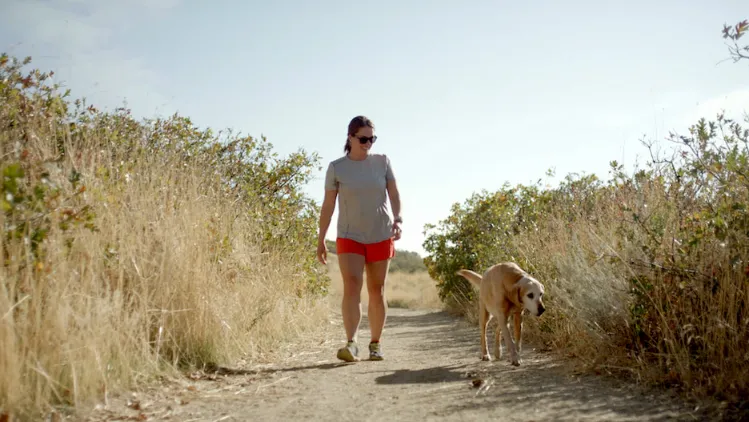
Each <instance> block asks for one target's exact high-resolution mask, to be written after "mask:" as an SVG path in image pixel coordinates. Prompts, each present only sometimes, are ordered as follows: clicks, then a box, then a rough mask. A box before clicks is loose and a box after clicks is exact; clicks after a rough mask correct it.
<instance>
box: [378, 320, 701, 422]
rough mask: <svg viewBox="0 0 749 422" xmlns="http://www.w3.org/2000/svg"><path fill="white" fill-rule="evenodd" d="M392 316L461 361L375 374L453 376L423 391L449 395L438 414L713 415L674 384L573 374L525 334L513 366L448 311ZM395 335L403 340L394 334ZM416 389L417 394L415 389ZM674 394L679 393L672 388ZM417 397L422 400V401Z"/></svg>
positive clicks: (407, 333)
mask: <svg viewBox="0 0 749 422" xmlns="http://www.w3.org/2000/svg"><path fill="white" fill-rule="evenodd" d="M388 324H389V325H390V324H392V326H393V327H395V326H397V327H398V330H397V332H394V333H392V334H391V335H392V336H393V337H395V338H398V337H400V338H401V339H403V340H404V341H406V340H407V339H413V338H414V336H418V339H419V340H418V341H417V342H410V343H411V344H409V346H408V347H409V350H410V352H411V353H414V354H416V355H423V356H427V355H428V354H429V353H431V354H433V353H435V352H438V353H439V354H440V355H441V356H442V357H447V358H448V359H451V360H453V361H454V362H456V363H455V364H453V365H450V366H435V367H429V368H422V369H413V370H412V369H398V370H395V371H394V372H390V373H388V374H386V375H382V376H380V377H378V378H376V379H375V382H376V383H377V384H411V385H413V384H420V383H446V384H453V385H454V387H448V386H446V387H445V388H442V389H437V390H429V394H428V396H424V397H423V398H421V399H422V400H425V401H428V402H429V403H431V404H433V403H441V404H442V405H441V406H439V408H438V409H434V410H433V411H432V412H431V414H432V415H434V416H440V417H447V418H449V419H453V418H456V419H460V418H463V417H467V416H469V415H473V416H476V415H482V416H486V417H497V418H500V419H501V418H503V417H505V418H507V417H510V418H512V417H519V418H520V419H528V420H533V419H535V418H536V416H538V417H539V418H541V419H543V415H546V416H548V415H554V420H596V421H597V420H603V419H607V418H609V417H612V416H618V417H624V418H626V419H633V420H648V421H661V420H679V421H681V420H684V421H692V420H711V419H710V416H708V415H709V414H710V413H709V411H708V410H707V409H704V410H703V409H699V410H697V411H694V405H693V406H692V407H691V408H690V407H689V406H688V405H687V406H685V405H684V404H683V402H682V403H681V404H679V401H680V400H669V396H671V394H669V393H668V392H667V391H662V390H646V389H644V388H633V386H632V385H631V384H628V383H622V382H620V381H618V380H616V379H611V378H607V377H598V376H584V377H571V376H568V373H566V372H565V371H564V370H563V368H561V367H560V364H559V363H557V362H555V361H553V360H552V359H551V358H550V357H549V356H548V355H545V354H542V353H537V352H534V351H533V350H532V347H533V346H532V345H531V344H529V342H528V341H527V339H525V338H524V341H523V345H524V347H523V352H522V354H521V358H522V359H523V361H522V364H521V366H520V367H518V368H515V367H512V366H510V364H509V362H508V359H507V358H508V356H507V354H506V353H504V351H503V356H502V358H501V360H499V361H496V360H492V361H491V362H482V361H480V360H479V348H480V346H479V331H478V327H475V326H472V325H470V324H468V323H466V322H464V321H461V320H459V319H457V318H454V317H451V316H450V315H449V314H447V313H445V312H430V313H424V314H416V315H393V316H389V317H388ZM494 327H495V324H494V321H492V323H491V324H490V326H489V333H488V341H489V350H490V351H491V352H492V358H493V359H495V358H496V357H495V356H494V354H493V341H494V336H493V334H494ZM394 341H395V340H394ZM466 373H473V375H474V376H475V377H477V378H480V379H482V380H483V381H484V385H485V386H486V387H485V388H482V389H481V391H479V390H478V389H475V388H471V387H470V382H471V378H473V376H472V377H466ZM414 397H416V395H414ZM672 397H673V396H672ZM416 405H417V404H416V403H414V406H416Z"/></svg>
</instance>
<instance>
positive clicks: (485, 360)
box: [481, 354, 492, 362]
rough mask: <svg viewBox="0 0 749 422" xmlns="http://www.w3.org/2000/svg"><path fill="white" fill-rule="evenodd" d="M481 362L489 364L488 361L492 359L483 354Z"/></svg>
mask: <svg viewBox="0 0 749 422" xmlns="http://www.w3.org/2000/svg"><path fill="white" fill-rule="evenodd" d="M481 360H482V361H484V362H489V361H490V360H492V357H491V356H490V355H489V354H485V355H482V356H481Z"/></svg>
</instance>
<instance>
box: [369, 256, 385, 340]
mask: <svg viewBox="0 0 749 422" xmlns="http://www.w3.org/2000/svg"><path fill="white" fill-rule="evenodd" d="M389 268H390V260H389V259H385V260H382V261H375V262H370V263H368V264H366V270H367V293H368V294H369V306H368V311H367V317H368V318H369V328H370V330H371V332H372V341H373V342H377V341H379V340H380V337H381V336H382V330H383V327H384V326H385V320H386V319H387V299H386V298H385V281H386V280H387V275H388V269H389Z"/></svg>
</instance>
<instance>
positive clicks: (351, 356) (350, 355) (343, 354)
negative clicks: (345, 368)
mask: <svg viewBox="0 0 749 422" xmlns="http://www.w3.org/2000/svg"><path fill="white" fill-rule="evenodd" d="M358 354H359V347H358V346H357V345H356V342H354V341H349V342H348V343H346V346H345V347H341V348H340V349H338V354H337V355H336V357H338V359H340V360H343V361H346V362H356V361H358V360H359V358H358V357H357V355H358Z"/></svg>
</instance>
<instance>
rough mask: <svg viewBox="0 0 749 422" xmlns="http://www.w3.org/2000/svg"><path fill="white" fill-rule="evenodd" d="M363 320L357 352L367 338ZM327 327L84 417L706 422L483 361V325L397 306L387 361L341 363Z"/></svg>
mask: <svg viewBox="0 0 749 422" xmlns="http://www.w3.org/2000/svg"><path fill="white" fill-rule="evenodd" d="M364 315H365V316H364V317H363V321H362V331H361V334H360V338H359V342H360V345H361V346H362V347H361V348H362V349H366V344H367V343H368V340H369V329H368V326H367V324H366V312H365V313H364ZM322 331H323V334H322V335H318V334H315V338H314V339H311V340H308V341H306V342H304V343H302V344H301V345H296V346H295V347H294V348H293V349H290V350H289V351H288V352H289V355H290V356H289V359H287V360H285V361H284V362H283V364H279V365H273V366H264V367H252V368H244V369H243V370H240V371H237V372H236V373H233V374H223V375H217V376H216V375H213V376H208V375H204V376H202V377H200V376H196V377H195V378H196V379H195V380H191V379H186V380H185V382H184V383H183V384H180V385H172V386H170V387H163V388H161V389H155V390H153V391H149V392H144V393H140V394H138V396H135V397H120V398H113V399H111V400H110V401H109V403H108V405H107V406H106V409H99V410H97V411H95V412H94V415H92V416H93V417H92V418H91V419H89V420H104V419H107V420H112V419H113V418H118V417H119V418H121V417H125V416H127V417H131V418H133V419H137V418H138V417H139V416H138V415H141V416H140V420H172V421H174V420H178V421H250V420H255V421H260V420H273V419H275V418H281V420H330V421H341V420H359V421H365V420H386V419H387V420H461V421H462V420H490V419H491V420H500V421H585V420H589V421H627V420H629V421H634V420H637V421H655V420H685V421H690V420H709V419H711V418H709V417H707V416H706V415H705V414H699V413H701V412H695V408H694V406H693V405H691V406H690V405H687V404H686V403H683V402H680V401H679V400H677V399H675V398H674V397H673V396H671V395H669V394H667V393H646V392H644V390H641V389H639V388H636V387H633V386H632V385H623V384H621V383H617V382H615V381H612V380H609V379H606V378H604V377H574V376H572V375H570V374H569V371H567V372H565V370H564V367H563V366H562V365H561V364H558V363H555V361H554V360H552V359H551V358H549V357H548V356H546V355H544V354H543V353H538V352H536V351H534V350H533V349H532V348H531V347H530V346H529V347H527V348H526V350H524V351H523V355H522V358H523V361H522V364H521V366H520V367H517V368H515V367H512V366H511V365H509V363H508V362H507V361H506V359H502V360H500V361H492V362H481V361H480V360H479V347H478V335H477V330H476V328H475V327H471V326H468V325H467V324H466V323H464V322H462V321H460V320H458V319H455V318H452V317H450V316H448V315H446V314H445V313H443V312H439V311H415V310H406V309H395V308H391V309H390V311H389V316H388V321H387V325H386V328H385V334H384V337H383V352H384V353H385V357H386V360H384V361H380V362H371V361H367V360H363V361H361V362H357V363H351V364H349V363H342V362H339V361H337V360H336V359H335V350H336V348H337V347H339V346H340V345H341V333H342V332H343V328H342V326H341V323H340V315H335V314H334V315H331V321H330V327H327V328H325V329H323V330H322ZM490 340H491V337H490ZM364 351H366V350H364ZM239 367H241V365H240V366H239ZM474 380H482V383H481V385H480V386H478V387H476V386H475V385H474ZM128 400H129V401H130V405H129V407H128V403H127V402H128Z"/></svg>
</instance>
